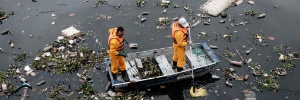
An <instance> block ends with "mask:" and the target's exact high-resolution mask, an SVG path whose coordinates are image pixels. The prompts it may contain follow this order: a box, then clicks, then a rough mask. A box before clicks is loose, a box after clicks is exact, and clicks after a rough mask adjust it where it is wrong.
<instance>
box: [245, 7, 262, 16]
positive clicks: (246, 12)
mask: <svg viewBox="0 0 300 100" xmlns="http://www.w3.org/2000/svg"><path fill="white" fill-rule="evenodd" d="M257 14H259V13H258V12H257V11H256V10H254V9H250V10H246V11H245V15H250V16H255V15H257Z"/></svg>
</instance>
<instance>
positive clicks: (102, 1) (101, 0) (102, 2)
mask: <svg viewBox="0 0 300 100" xmlns="http://www.w3.org/2000/svg"><path fill="white" fill-rule="evenodd" d="M97 3H98V4H104V3H107V0H98V2H97Z"/></svg>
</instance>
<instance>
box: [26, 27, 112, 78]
mask: <svg viewBox="0 0 300 100" xmlns="http://www.w3.org/2000/svg"><path fill="white" fill-rule="evenodd" d="M66 35H68V34H66ZM69 35H70V34H69ZM84 36H85V33H82V32H81V33H80V35H76V34H75V36H74V35H70V36H65V37H61V36H59V38H58V39H57V40H56V41H54V42H52V43H51V44H50V45H49V46H47V47H46V48H44V50H43V51H42V52H40V54H39V55H38V56H37V57H36V58H35V60H34V61H33V62H32V67H34V68H36V69H37V70H46V69H48V71H50V72H53V73H55V74H71V73H73V72H76V71H77V70H78V69H79V68H83V69H89V68H93V67H95V66H96V65H98V64H99V63H100V62H102V61H103V59H104V57H106V56H107V53H106V49H105V48H101V49H100V50H99V51H97V52H96V51H94V50H92V49H90V48H89V47H88V44H84V43H83V42H84V39H83V37H84Z"/></svg>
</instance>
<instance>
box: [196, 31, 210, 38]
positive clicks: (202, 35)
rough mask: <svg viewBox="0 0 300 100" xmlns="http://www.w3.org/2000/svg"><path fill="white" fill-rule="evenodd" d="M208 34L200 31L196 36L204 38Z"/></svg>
mask: <svg viewBox="0 0 300 100" xmlns="http://www.w3.org/2000/svg"><path fill="white" fill-rule="evenodd" d="M207 36H208V35H207V34H206V33H205V32H200V33H199V34H198V37H202V38H205V37H207Z"/></svg>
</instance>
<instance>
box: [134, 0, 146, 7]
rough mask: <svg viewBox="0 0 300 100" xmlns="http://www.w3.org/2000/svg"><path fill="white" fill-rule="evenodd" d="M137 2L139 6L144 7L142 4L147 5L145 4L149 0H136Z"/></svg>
mask: <svg viewBox="0 0 300 100" xmlns="http://www.w3.org/2000/svg"><path fill="white" fill-rule="evenodd" d="M135 3H136V5H137V6H138V7H142V6H145V4H146V3H147V0H136V2H135Z"/></svg>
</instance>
